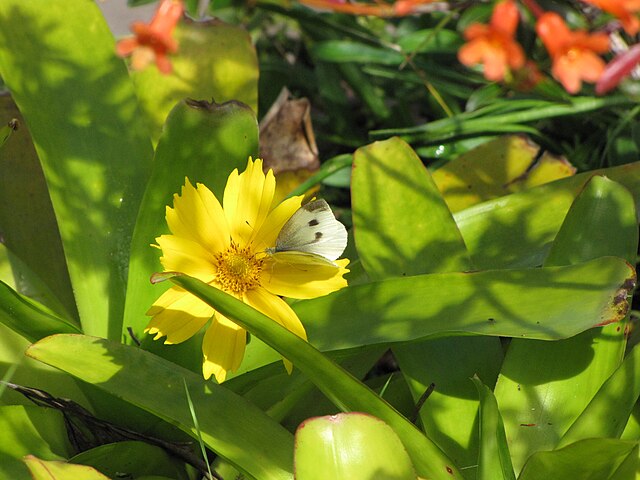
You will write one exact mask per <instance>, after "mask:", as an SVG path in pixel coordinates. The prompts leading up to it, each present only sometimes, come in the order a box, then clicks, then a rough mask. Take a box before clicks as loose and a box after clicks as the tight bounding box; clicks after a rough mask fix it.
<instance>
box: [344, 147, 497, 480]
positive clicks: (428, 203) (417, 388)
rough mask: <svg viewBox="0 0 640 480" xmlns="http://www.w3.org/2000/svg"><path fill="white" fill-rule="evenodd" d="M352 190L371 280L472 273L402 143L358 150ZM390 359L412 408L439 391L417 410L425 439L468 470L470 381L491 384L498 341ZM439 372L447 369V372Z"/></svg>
mask: <svg viewBox="0 0 640 480" xmlns="http://www.w3.org/2000/svg"><path fill="white" fill-rule="evenodd" d="M351 190H352V191H351V198H352V205H353V218H354V231H355V239H356V245H357V248H358V254H359V257H360V259H361V260H362V263H363V265H364V267H365V270H366V271H367V274H368V276H369V277H371V278H387V277H393V276H397V277H400V276H405V275H416V274H424V273H437V272H450V271H461V270H462V271H466V270H470V269H471V266H470V261H469V258H468V254H467V250H466V248H465V245H464V242H463V241H462V238H461V236H460V232H459V231H458V228H457V226H456V224H455V222H454V221H453V217H452V215H451V212H450V211H449V209H448V207H447V205H446V203H445V201H444V200H443V198H442V196H441V195H440V192H439V191H438V188H437V187H436V185H435V183H434V181H433V180H432V179H431V176H430V175H429V173H428V172H427V170H426V169H425V168H424V166H423V165H422V162H421V161H420V159H419V158H418V156H417V155H416V154H415V153H414V152H413V150H412V149H411V147H409V145H407V144H406V143H405V142H404V141H402V140H400V139H398V138H392V139H390V140H386V141H382V142H376V143H373V144H371V145H368V146H366V147H363V148H360V149H358V150H357V151H356V153H355V154H354V165H353V177H352V187H351ZM394 198H397V199H401V200H400V201H390V199H394ZM393 353H394V355H395V357H396V359H397V360H398V363H399V365H400V369H401V371H402V373H403V375H404V376H405V378H406V380H407V383H408V385H409V387H410V389H411V392H412V394H413V397H414V399H415V400H416V401H418V399H419V398H420V397H421V396H422V395H423V393H424V392H425V391H426V389H427V388H428V387H429V385H430V384H431V383H432V382H435V383H436V385H437V387H436V390H435V391H434V392H433V393H432V394H431V395H430V396H429V398H428V400H427V401H426V403H425V405H424V407H423V408H421V409H420V420H421V421H422V425H423V428H424V429H425V431H426V432H427V434H428V435H429V437H430V438H431V439H432V440H433V441H434V442H436V444H438V445H439V446H440V448H442V449H443V450H444V451H446V452H448V453H449V454H450V455H452V457H453V459H454V460H455V461H456V463H457V464H458V465H473V464H474V463H475V462H476V459H477V452H476V451H475V450H474V448H473V446H475V445H476V439H477V436H476V435H474V430H473V425H474V420H475V418H476V416H477V411H478V402H477V396H476V393H475V390H474V388H473V385H472V384H470V383H469V377H470V376H473V375H474V374H475V373H481V374H482V375H483V378H486V379H487V381H490V382H491V383H492V384H493V383H494V382H495V379H496V377H497V375H498V369H499V365H500V363H501V361H502V351H501V347H500V341H499V339H498V338H487V337H485V338H482V337H476V338H447V339H436V340H434V339H428V340H426V341H422V342H417V343H412V344H407V345H395V346H394V347H393ZM441 365H448V368H447V369H446V371H444V370H443V369H442V368H441ZM474 473H475V472H474V470H473V469H466V470H465V471H464V474H465V475H467V474H469V475H470V476H471V475H473V474H474Z"/></svg>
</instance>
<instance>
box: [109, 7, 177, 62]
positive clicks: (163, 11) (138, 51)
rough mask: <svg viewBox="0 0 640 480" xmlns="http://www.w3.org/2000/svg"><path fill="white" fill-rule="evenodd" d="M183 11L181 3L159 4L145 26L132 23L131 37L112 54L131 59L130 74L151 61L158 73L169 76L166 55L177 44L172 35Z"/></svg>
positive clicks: (175, 47) (122, 41) (119, 44)
mask: <svg viewBox="0 0 640 480" xmlns="http://www.w3.org/2000/svg"><path fill="white" fill-rule="evenodd" d="M183 11H184V6H183V4H182V1H181V0H162V1H161V2H160V5H159V6H158V10H156V13H155V15H154V17H153V19H151V22H150V23H149V24H146V23H144V22H134V23H133V24H132V25H131V30H132V31H133V33H134V34H135V36H134V37H132V38H125V39H123V40H120V41H119V42H118V44H117V45H116V53H117V54H118V55H119V56H121V57H127V56H129V55H131V66H132V68H133V69H134V70H142V69H144V68H146V67H147V66H148V65H149V64H150V63H151V62H153V61H155V62H156V65H157V67H158V70H160V71H161V72H162V73H165V74H167V73H171V69H172V67H171V62H170V61H169V57H168V55H169V54H170V53H175V52H176V51H178V42H176V40H175V39H174V38H173V37H172V34H173V30H174V29H175V27H176V25H177V24H178V22H179V21H180V18H182V12H183Z"/></svg>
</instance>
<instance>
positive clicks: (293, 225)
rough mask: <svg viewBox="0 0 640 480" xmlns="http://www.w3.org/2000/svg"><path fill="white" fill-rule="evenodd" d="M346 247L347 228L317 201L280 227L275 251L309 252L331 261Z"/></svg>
mask: <svg viewBox="0 0 640 480" xmlns="http://www.w3.org/2000/svg"><path fill="white" fill-rule="evenodd" d="M346 246H347V229H346V228H344V225H342V224H341V223H340V222H339V221H338V220H336V217H334V215H333V212H332V211H331V207H329V204H328V203H327V202H325V201H324V200H322V199H320V200H314V201H313V202H309V203H307V204H306V205H303V206H302V207H300V208H299V209H298V210H296V212H295V213H294V214H293V215H292V216H291V218H290V219H289V220H288V221H287V223H285V224H284V226H283V227H282V230H280V233H279V234H278V238H277V240H276V248H275V252H276V253H277V252H292V251H295V252H302V253H309V254H313V255H318V256H321V257H324V258H326V259H327V260H330V261H333V260H335V259H336V258H338V257H339V256H340V255H342V252H344V249H345V248H346ZM332 263H333V262H332Z"/></svg>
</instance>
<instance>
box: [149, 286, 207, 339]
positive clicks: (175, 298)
mask: <svg viewBox="0 0 640 480" xmlns="http://www.w3.org/2000/svg"><path fill="white" fill-rule="evenodd" d="M213 313H214V310H213V308H211V307H210V306H209V305H207V304H206V303H204V302H203V301H202V300H200V299H199V298H197V297H196V296H194V295H192V294H190V293H189V292H187V291H186V290H183V289H181V288H180V287H171V288H170V289H169V290H167V291H166V292H165V293H164V294H162V295H161V296H160V297H159V298H158V299H157V300H156V301H155V303H154V304H153V305H152V306H151V308H150V309H149V311H148V312H147V315H153V318H152V319H151V321H150V322H149V324H148V325H147V328H145V330H144V331H145V332H146V333H149V334H151V335H155V337H154V340H157V339H158V338H160V337H164V336H166V337H167V339H166V340H165V342H164V343H166V344H174V343H181V342H184V341H185V340H187V339H188V338H191V337H192V336H193V335H195V334H196V333H197V332H198V331H199V330H200V329H201V328H202V327H203V326H204V325H205V324H206V323H207V321H209V319H210V318H211V316H212V315H213Z"/></svg>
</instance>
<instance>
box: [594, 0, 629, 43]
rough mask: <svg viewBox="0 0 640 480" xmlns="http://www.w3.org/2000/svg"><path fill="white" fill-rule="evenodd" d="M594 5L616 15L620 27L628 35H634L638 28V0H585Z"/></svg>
mask: <svg viewBox="0 0 640 480" xmlns="http://www.w3.org/2000/svg"><path fill="white" fill-rule="evenodd" d="M585 1H586V2H588V3H590V4H592V5H595V6H596V7H598V8H600V9H601V10H604V11H605V12H609V13H610V14H611V15H613V16H615V17H618V19H620V23H622V27H623V28H624V29H625V31H626V32H627V33H628V34H629V35H635V34H636V33H638V30H640V20H638V16H637V13H638V12H639V11H640V0H585Z"/></svg>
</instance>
